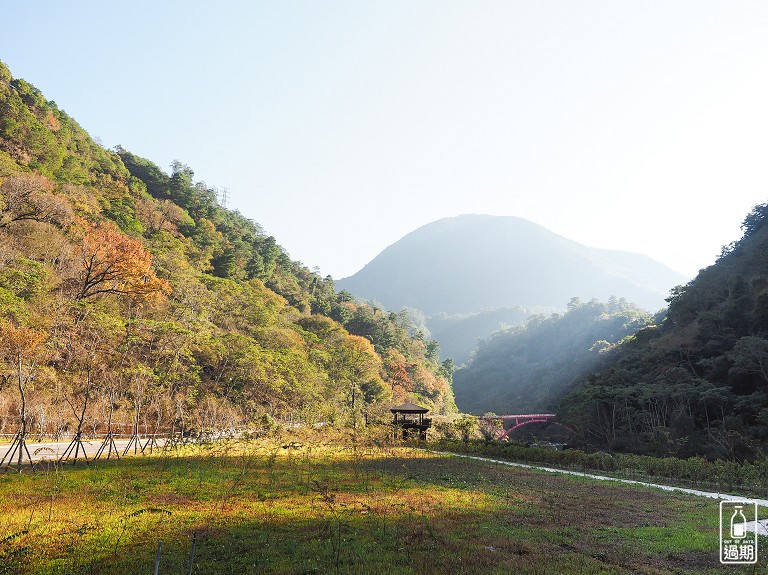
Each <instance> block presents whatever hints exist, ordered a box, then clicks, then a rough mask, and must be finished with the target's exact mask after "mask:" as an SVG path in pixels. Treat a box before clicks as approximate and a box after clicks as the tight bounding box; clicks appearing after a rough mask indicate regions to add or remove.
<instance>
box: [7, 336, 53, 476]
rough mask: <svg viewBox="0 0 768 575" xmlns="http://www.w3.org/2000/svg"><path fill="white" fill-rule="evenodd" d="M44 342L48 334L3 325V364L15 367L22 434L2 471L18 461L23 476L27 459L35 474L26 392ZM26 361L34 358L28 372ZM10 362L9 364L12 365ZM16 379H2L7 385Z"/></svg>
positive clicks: (16, 440)
mask: <svg viewBox="0 0 768 575" xmlns="http://www.w3.org/2000/svg"><path fill="white" fill-rule="evenodd" d="M44 338H45V334H43V333H42V332H39V331H36V330H34V329H31V328H27V327H23V326H19V327H16V326H15V325H13V324H12V323H9V322H6V321H3V322H2V323H0V360H1V359H4V360H6V361H8V363H11V364H12V365H14V367H15V370H14V371H15V372H16V373H15V374H14V375H15V379H16V382H17V384H18V389H19V420H20V421H19V423H20V425H19V430H18V432H17V433H16V435H15V436H14V438H13V441H12V442H11V446H10V447H9V448H8V451H7V452H6V454H5V455H4V456H3V458H2V459H1V460H0V468H2V467H3V466H5V469H6V471H7V470H8V469H9V467H10V466H11V463H12V462H13V460H14V458H15V459H16V465H17V471H18V472H19V473H20V472H21V470H22V465H23V464H24V458H25V457H26V460H27V461H28V462H29V464H30V467H31V469H32V471H34V470H35V464H34V462H33V461H32V455H31V454H30V453H29V448H28V447H27V423H28V421H27V394H26V389H27V386H28V385H29V383H30V382H31V381H32V379H33V373H34V371H35V367H36V363H35V359H36V358H37V356H38V355H39V352H38V348H39V346H40V344H41V343H42V341H43V339H44ZM25 357H29V358H31V359H30V360H29V361H28V362H27V366H26V368H25V363H24V359H25ZM9 360H10V361H9ZM11 377H13V376H8V375H5V376H3V380H4V381H8V380H9V379H10V378H11Z"/></svg>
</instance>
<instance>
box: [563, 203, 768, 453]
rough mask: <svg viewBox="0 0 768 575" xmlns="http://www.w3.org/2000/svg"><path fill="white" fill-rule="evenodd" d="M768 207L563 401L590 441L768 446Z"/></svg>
mask: <svg viewBox="0 0 768 575" xmlns="http://www.w3.org/2000/svg"><path fill="white" fill-rule="evenodd" d="M766 216H768V204H763V205H760V206H757V207H756V208H755V209H754V210H753V211H752V212H751V213H750V214H749V215H748V216H747V217H746V219H745V220H744V223H743V226H742V229H743V230H744V235H743V237H742V239H741V240H740V241H738V242H735V243H734V244H732V245H730V246H727V247H725V248H724V249H723V252H722V254H721V256H720V258H719V259H718V260H717V262H716V263H715V264H714V265H712V266H710V267H708V268H706V269H704V270H702V271H701V272H700V273H699V275H698V276H697V277H696V278H695V279H694V280H693V281H691V282H690V283H688V284H687V285H684V286H680V287H678V288H676V289H674V290H673V291H672V294H671V296H670V298H669V310H668V313H667V316H666V318H665V319H664V321H663V322H662V323H661V324H660V325H659V326H657V327H649V328H646V329H644V330H641V331H640V332H639V333H638V334H637V335H636V336H635V337H634V338H633V339H632V340H631V341H629V342H627V344H625V345H622V346H621V347H620V348H619V349H618V350H617V351H616V353H615V354H614V361H613V363H612V365H611V366H610V368H609V369H606V370H604V371H602V372H600V373H598V374H595V375H591V376H589V378H588V380H587V382H586V385H584V386H583V387H582V388H581V389H579V390H578V391H576V392H574V393H572V394H571V395H569V396H568V397H566V398H565V399H564V400H563V403H562V414H563V416H565V417H566V418H567V420H568V421H569V422H570V423H571V425H572V426H574V427H575V428H576V429H577V430H578V431H579V432H580V433H581V435H582V438H583V439H584V440H585V441H589V442H590V443H593V444H597V445H600V446H603V447H607V448H612V449H625V450H632V451H637V452H652V453H659V454H673V455H681V456H687V455H690V454H703V455H706V456H709V457H728V458H737V459H747V458H752V457H756V456H758V455H759V454H761V453H764V452H765V449H766V445H768V443H767V442H768V225H766V224H768V219H767V218H766Z"/></svg>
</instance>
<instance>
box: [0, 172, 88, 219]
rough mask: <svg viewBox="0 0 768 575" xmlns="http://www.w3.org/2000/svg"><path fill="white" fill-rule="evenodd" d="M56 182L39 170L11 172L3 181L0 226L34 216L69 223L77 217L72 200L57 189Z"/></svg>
mask: <svg viewBox="0 0 768 575" xmlns="http://www.w3.org/2000/svg"><path fill="white" fill-rule="evenodd" d="M53 187H54V184H53V182H51V181H50V180H49V179H48V178H46V177H44V176H40V175H37V174H20V175H17V176H9V177H7V178H5V179H4V180H3V181H2V183H0V228H4V227H6V226H8V225H9V224H11V223H13V222H20V221H24V220H32V221H36V222H47V223H51V224H58V225H62V226H63V225H66V224H68V223H69V222H71V221H72V220H73V218H74V213H73V212H72V207H71V206H70V204H69V202H68V201H67V200H65V199H64V198H62V197H59V196H57V195H55V194H53V193H51V192H52V191H53Z"/></svg>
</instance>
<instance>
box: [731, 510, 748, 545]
mask: <svg viewBox="0 0 768 575" xmlns="http://www.w3.org/2000/svg"><path fill="white" fill-rule="evenodd" d="M741 507H742V506H741V505H736V506H734V512H733V516H732V517H731V538H733V539H744V538H745V537H746V536H747V518H746V517H744V513H742V512H741Z"/></svg>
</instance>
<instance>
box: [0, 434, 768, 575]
mask: <svg viewBox="0 0 768 575" xmlns="http://www.w3.org/2000/svg"><path fill="white" fill-rule="evenodd" d="M383 437H384V435H383V434H382V435H380V436H379V437H378V438H377V437H372V436H368V437H362V436H351V435H345V436H342V435H336V436H334V437H330V436H328V435H327V434H319V433H316V432H303V433H295V434H292V435H283V436H281V437H271V438H261V439H254V440H249V441H245V440H242V441H228V442H222V443H215V444H205V445H192V446H186V447H182V448H179V449H175V450H169V451H166V452H165V453H159V454H155V455H152V456H148V457H130V458H122V459H121V460H119V461H109V462H99V463H98V464H93V465H89V466H84V465H83V464H78V465H76V466H72V465H67V466H64V467H60V466H53V465H50V466H47V467H46V466H45V465H43V466H41V467H40V469H39V471H38V472H36V473H29V472H28V471H25V472H23V473H19V474H17V473H5V474H2V475H0V517H2V520H1V521H0V573H2V574H4V573H8V574H14V575H16V574H41V575H42V574H84V575H90V574H93V575H108V574H115V575H117V574H120V575H127V574H137V575H138V574H148V573H153V572H154V571H153V570H154V568H155V560H156V558H157V557H158V546H159V544H160V543H161V542H162V546H161V552H160V554H159V559H160V561H159V566H158V573H160V574H163V575H171V574H174V575H184V574H188V573H205V574H250V573H253V574H256V573H259V574H264V573H274V574H281V575H282V574H285V575H289V574H290V575H309V574H315V573H318V574H320V573H322V574H345V575H346V574H350V575H351V574H361V575H362V574H366V575H368V574H370V575H378V574H382V575H383V574H415V575H432V574H434V575H437V574H447V573H450V574H478V575H479V574H483V575H491V574H499V575H501V574H509V573H520V574H552V573H568V574H609V573H630V572H631V573H643V574H687V573H691V574H693V573H749V574H752V573H766V572H767V570H768V568H766V567H765V560H766V553H765V552H766V551H768V540H766V539H761V544H762V547H761V553H760V559H761V563H760V564H759V565H758V566H756V567H754V566H745V567H733V566H721V565H720V564H719V562H718V545H719V535H718V520H719V518H718V504H717V501H714V500H708V499H702V498H697V497H692V496H688V495H684V494H672V493H665V492H661V491H658V490H654V489H650V488H641V487H637V486H629V485H621V484H614V483H610V482H598V481H594V480H588V479H584V478H578V477H571V476H566V475H559V474H551V473H544V472H538V471H535V470H531V469H518V468H509V467H502V466H499V465H495V464H491V463H484V462H478V461H473V460H467V459H463V458H456V457H450V456H442V455H435V454H430V453H427V452H424V451H421V450H417V449H414V448H412V447H407V446H398V445H394V444H390V443H389V442H388V441H387V440H385V439H384V438H383Z"/></svg>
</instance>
